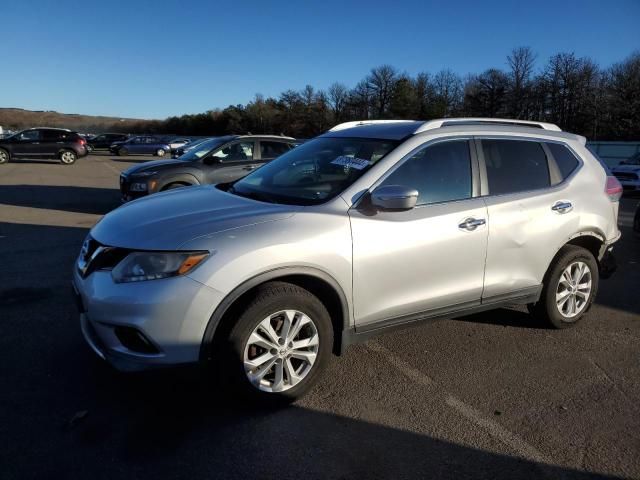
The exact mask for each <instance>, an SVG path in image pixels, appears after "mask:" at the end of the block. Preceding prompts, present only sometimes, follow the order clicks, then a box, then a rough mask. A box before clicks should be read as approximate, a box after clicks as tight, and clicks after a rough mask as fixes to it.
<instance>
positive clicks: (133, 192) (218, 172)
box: [120, 135, 296, 202]
mask: <svg viewBox="0 0 640 480" xmlns="http://www.w3.org/2000/svg"><path fill="white" fill-rule="evenodd" d="M295 145H296V141H295V139H293V138H289V137H279V136H269V135H245V136H237V135H230V136H225V137H217V138H212V139H210V140H207V141H205V142H202V143H200V144H199V145H198V146H197V147H195V148H193V149H191V150H189V151H188V152H187V153H185V154H184V155H182V156H181V157H180V158H178V159H176V160H156V161H153V162H145V163H143V164H140V165H136V166H134V167H131V168H129V169H128V170H126V171H125V172H123V173H122V175H120V192H121V194H122V201H124V202H126V201H129V200H133V199H135V198H139V197H143V196H145V195H149V194H151V193H156V192H160V191H164V190H170V189H173V188H181V187H188V186H192V185H203V184H216V183H225V182H232V181H234V180H237V179H239V178H241V177H244V176H245V175H247V174H248V173H249V172H250V171H252V170H255V169H256V168H258V167H260V166H261V165H263V164H265V163H267V162H269V161H271V160H273V159H274V158H276V157H278V156H280V155H281V154H283V153H285V152H288V151H289V150H291V149H292V148H294V147H295Z"/></svg>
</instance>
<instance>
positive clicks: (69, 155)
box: [60, 152, 76, 164]
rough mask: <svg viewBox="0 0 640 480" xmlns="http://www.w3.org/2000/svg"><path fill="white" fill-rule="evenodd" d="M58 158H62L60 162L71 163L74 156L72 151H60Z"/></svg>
mask: <svg viewBox="0 0 640 480" xmlns="http://www.w3.org/2000/svg"><path fill="white" fill-rule="evenodd" d="M60 159H61V160H62V163H67V164H68V163H73V162H74V161H75V159H76V156H75V155H74V154H73V152H62V155H61V156H60Z"/></svg>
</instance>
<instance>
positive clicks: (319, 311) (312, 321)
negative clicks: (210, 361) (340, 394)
mask: <svg viewBox="0 0 640 480" xmlns="http://www.w3.org/2000/svg"><path fill="white" fill-rule="evenodd" d="M226 344H227V349H226V351H225V352H224V355H225V358H224V359H221V363H222V365H223V366H224V369H225V372H226V374H228V375H230V377H231V380H232V383H233V384H234V385H235V386H236V387H237V388H238V389H239V390H240V391H241V392H242V393H244V394H245V395H247V396H249V397H250V398H253V399H255V400H258V401H259V402H261V403H280V402H290V401H293V400H295V399H296V398H298V397H300V396H302V395H303V394H304V393H306V392H307V391H308V390H309V389H310V388H311V387H312V386H313V385H314V383H315V382H316V381H317V380H318V378H319V377H320V375H321V373H322V371H323V370H324V368H325V367H326V364H327V361H328V359H329V356H330V355H331V350H332V344H333V328H332V325H331V319H330V317H329V313H328V312H327V309H326V308H325V306H324V305H323V304H322V302H320V300H318V298H317V297H316V296H315V295H313V294H311V293H310V292H309V291H307V290H305V289H303V288H301V287H298V286H297V285H293V284H289V283H285V282H271V283H267V284H265V285H263V286H261V287H259V290H258V292H257V294H256V296H255V297H254V299H253V301H252V302H251V303H250V304H249V305H248V306H247V307H246V308H245V309H244V311H243V312H242V313H241V314H240V316H239V317H238V320H237V322H236V324H235V325H234V326H233V328H232V329H231V332H230V333H229V337H228V342H226Z"/></svg>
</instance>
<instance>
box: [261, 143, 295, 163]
mask: <svg viewBox="0 0 640 480" xmlns="http://www.w3.org/2000/svg"><path fill="white" fill-rule="evenodd" d="M288 151H289V145H288V144H286V143H282V142H265V141H261V142H260V156H261V157H262V159H271V158H276V157H279V156H280V155H282V154H283V153H285V152H288Z"/></svg>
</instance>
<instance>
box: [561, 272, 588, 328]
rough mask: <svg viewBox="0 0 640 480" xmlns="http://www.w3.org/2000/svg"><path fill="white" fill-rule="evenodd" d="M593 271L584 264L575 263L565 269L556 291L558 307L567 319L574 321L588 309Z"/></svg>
mask: <svg viewBox="0 0 640 480" xmlns="http://www.w3.org/2000/svg"><path fill="white" fill-rule="evenodd" d="M591 288H592V282H591V269H590V268H589V266H588V265H587V264H586V263H584V262H580V261H578V262H573V263H571V264H569V266H568V267H567V268H565V269H564V271H563V272H562V275H560V280H559V281H558V287H557V289H556V305H557V306H558V311H559V312H560V313H561V314H562V316H564V317H565V318H568V319H572V318H575V317H576V316H577V315H578V314H580V313H582V311H583V310H584V309H585V308H586V306H587V304H588V302H589V297H590V295H591Z"/></svg>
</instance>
